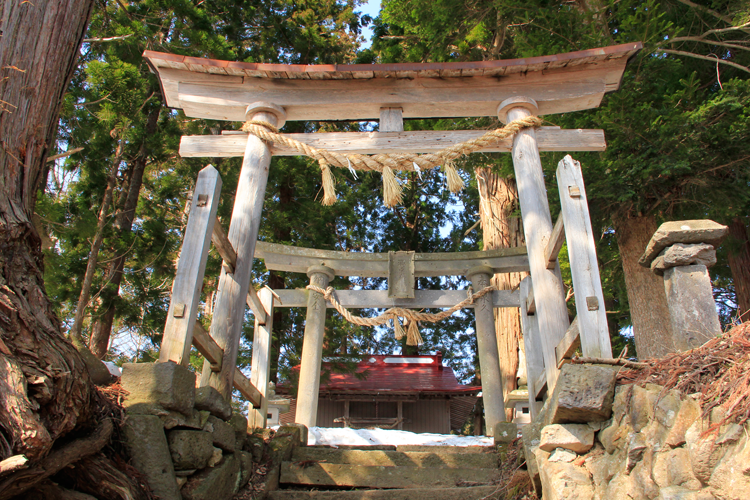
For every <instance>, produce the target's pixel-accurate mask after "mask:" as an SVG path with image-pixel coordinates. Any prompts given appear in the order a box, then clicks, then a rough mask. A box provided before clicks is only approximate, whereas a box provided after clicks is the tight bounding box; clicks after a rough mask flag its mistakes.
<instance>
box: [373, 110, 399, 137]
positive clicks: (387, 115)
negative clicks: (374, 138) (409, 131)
mask: <svg viewBox="0 0 750 500" xmlns="http://www.w3.org/2000/svg"><path fill="white" fill-rule="evenodd" d="M378 131H379V132H403V131H404V111H403V109H402V108H380V123H379V126H378Z"/></svg>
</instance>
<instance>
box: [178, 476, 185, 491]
mask: <svg viewBox="0 0 750 500" xmlns="http://www.w3.org/2000/svg"><path fill="white" fill-rule="evenodd" d="M185 483H187V477H178V478H177V487H178V488H182V487H183V486H185Z"/></svg>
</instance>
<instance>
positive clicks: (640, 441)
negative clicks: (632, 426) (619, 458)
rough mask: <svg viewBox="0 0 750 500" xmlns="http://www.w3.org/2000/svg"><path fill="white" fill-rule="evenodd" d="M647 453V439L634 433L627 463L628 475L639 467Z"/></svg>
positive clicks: (629, 444)
mask: <svg viewBox="0 0 750 500" xmlns="http://www.w3.org/2000/svg"><path fill="white" fill-rule="evenodd" d="M645 451H646V439H645V438H644V437H643V435H642V434H640V433H637V434H636V433H633V434H631V436H630V442H629V443H628V455H627V456H628V458H627V462H626V463H625V470H626V471H627V473H628V474H630V472H631V471H632V470H633V469H634V468H635V466H636V465H638V462H640V461H641V459H642V458H643V452H645Z"/></svg>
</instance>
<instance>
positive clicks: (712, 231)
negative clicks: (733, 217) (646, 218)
mask: <svg viewBox="0 0 750 500" xmlns="http://www.w3.org/2000/svg"><path fill="white" fill-rule="evenodd" d="M728 232H729V228H728V227H727V226H722V225H721V224H717V223H716V222H714V221H712V220H707V219H706V220H683V221H671V222H665V223H664V224H662V225H661V226H659V229H657V230H656V232H655V233H654V235H653V236H652V237H651V241H649V242H648V245H647V246H646V251H645V252H643V256H642V257H641V258H640V259H639V260H638V263H639V264H640V265H642V266H644V267H649V266H650V265H651V261H652V260H654V258H655V257H656V256H657V255H658V254H659V253H660V252H661V251H662V250H663V249H665V248H666V247H668V246H670V245H673V244H674V243H708V244H710V245H713V246H714V247H716V246H718V245H719V243H720V242H721V240H722V239H723V238H724V237H725V236H726V235H727V233H728Z"/></svg>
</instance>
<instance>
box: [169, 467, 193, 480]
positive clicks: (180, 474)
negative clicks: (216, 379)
mask: <svg viewBox="0 0 750 500" xmlns="http://www.w3.org/2000/svg"><path fill="white" fill-rule="evenodd" d="M196 472H198V469H188V470H176V471H174V475H175V476H177V478H178V479H179V478H181V477H188V476H192V475H193V474H195V473H196Z"/></svg>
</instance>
